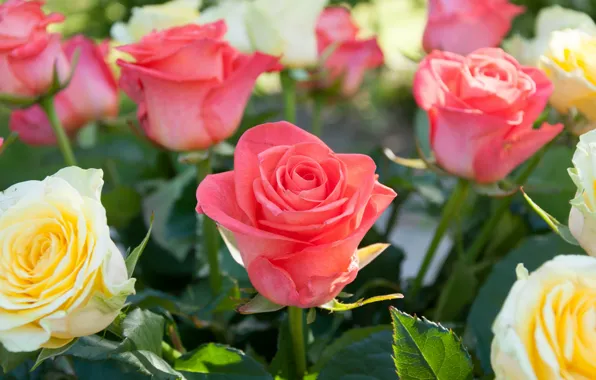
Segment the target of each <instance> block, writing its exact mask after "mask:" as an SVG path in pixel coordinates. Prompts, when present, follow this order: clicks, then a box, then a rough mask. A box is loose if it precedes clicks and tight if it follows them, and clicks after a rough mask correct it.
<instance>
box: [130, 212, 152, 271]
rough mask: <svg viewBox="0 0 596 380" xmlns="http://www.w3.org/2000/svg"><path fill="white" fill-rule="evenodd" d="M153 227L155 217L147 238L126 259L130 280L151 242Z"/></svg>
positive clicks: (150, 224)
mask: <svg viewBox="0 0 596 380" xmlns="http://www.w3.org/2000/svg"><path fill="white" fill-rule="evenodd" d="M152 227H153V217H151V222H150V223H149V230H148V231H147V235H145V238H144V239H143V241H142V242H141V244H139V246H138V247H136V248H135V249H133V251H132V252H131V253H130V254H129V255H128V257H127V258H126V271H127V272H128V277H129V278H131V277H132V274H133V273H134V271H135V268H136V266H137V262H138V261H139V258H140V257H141V254H142V253H143V251H144V250H145V247H146V246H147V243H148V242H149V238H150V237H151V228H152Z"/></svg>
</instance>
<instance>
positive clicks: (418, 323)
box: [390, 308, 473, 380]
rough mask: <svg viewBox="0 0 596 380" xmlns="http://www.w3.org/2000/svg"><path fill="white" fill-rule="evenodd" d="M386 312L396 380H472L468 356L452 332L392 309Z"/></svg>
mask: <svg viewBox="0 0 596 380" xmlns="http://www.w3.org/2000/svg"><path fill="white" fill-rule="evenodd" d="M390 311H391V317H392V319H393V328H394V335H393V353H394V360H395V366H396V368H397V374H398V376H399V378H400V379H402V380H414V379H420V380H422V379H438V380H460V379H462V380H463V379H466V380H467V379H472V370H473V364H472V359H471V357H470V354H469V353H468V351H467V350H466V348H465V347H464V346H463V345H462V343H461V341H460V340H459V338H458V337H457V336H456V335H455V334H454V333H453V332H452V331H450V330H447V329H446V328H444V327H443V326H441V325H439V324H437V323H435V322H431V321H428V320H426V319H418V318H416V317H412V316H410V315H408V314H406V313H403V312H401V311H399V310H397V309H395V308H391V309H390Z"/></svg>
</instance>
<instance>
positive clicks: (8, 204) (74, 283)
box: [0, 167, 134, 352]
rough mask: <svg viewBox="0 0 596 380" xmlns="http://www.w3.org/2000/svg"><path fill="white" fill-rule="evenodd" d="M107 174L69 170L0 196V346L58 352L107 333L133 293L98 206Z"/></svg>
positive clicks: (17, 186) (131, 280)
mask: <svg viewBox="0 0 596 380" xmlns="http://www.w3.org/2000/svg"><path fill="white" fill-rule="evenodd" d="M102 176H103V172H102V171H101V170H97V169H89V170H83V169H80V168H78V167H69V168H65V169H62V170H60V171H59V172H58V173H56V174H54V175H52V176H50V177H47V178H46V179H44V180H43V181H27V182H22V183H19V184H16V185H14V186H12V187H10V188H8V189H7V190H5V191H4V192H2V193H0V247H2V250H1V251H0V343H2V345H3V346H4V347H5V348H6V349H7V350H9V351H13V352H20V351H35V350H37V349H39V348H41V347H44V348H57V347H61V346H63V345H65V344H67V343H68V342H70V341H71V340H72V339H74V338H77V337H81V336H86V335H91V334H94V333H97V332H99V331H101V330H103V329H105V328H106V327H107V326H108V325H109V324H110V323H111V322H112V321H113V320H114V319H115V318H116V316H117V315H118V313H119V311H120V309H121V308H122V306H123V305H124V303H125V300H126V297H127V296H128V295H130V294H132V293H134V279H129V278H128V274H127V271H126V265H125V263H124V259H123V257H122V254H121V253H120V251H119V250H118V248H117V247H116V245H115V244H114V242H113V241H112V240H111V239H110V231H109V228H108V225H107V220H106V211H105V209H104V207H103V206H102V204H101V201H100V197H101V188H102V186H103V179H102Z"/></svg>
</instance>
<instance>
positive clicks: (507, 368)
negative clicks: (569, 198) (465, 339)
mask: <svg viewBox="0 0 596 380" xmlns="http://www.w3.org/2000/svg"><path fill="white" fill-rule="evenodd" d="M517 278H518V280H517V281H516V282H515V284H514V285H513V287H512V288H511V291H510V292H509V295H508V296H507V299H506V300H505V303H504V304H503V308H502V309H501V311H500V313H499V315H498V316H497V319H496V320H495V323H494V324H493V332H494V334H495V337H494V339H493V342H492V349H491V364H492V367H493V370H494V371H495V375H496V379H497V380H499V379H507V380H516V379H519V380H522V379H524V380H525V379H528V380H530V379H535V380H538V379H553V380H555V379H568V380H571V379H593V378H594V374H596V361H595V360H594V358H595V357H596V328H595V326H596V259H595V258H593V257H589V256H575V255H564V256H557V257H556V258H554V259H553V260H551V261H549V262H547V263H545V264H543V265H542V266H541V267H540V268H539V269H538V270H536V271H534V272H533V273H532V274H531V275H530V274H529V273H528V271H527V270H526V268H524V266H523V265H522V264H519V265H518V267H517Z"/></svg>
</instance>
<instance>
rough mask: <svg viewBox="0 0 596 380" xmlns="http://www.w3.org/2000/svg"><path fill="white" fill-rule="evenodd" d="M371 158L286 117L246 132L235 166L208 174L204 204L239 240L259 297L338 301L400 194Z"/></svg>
mask: <svg viewBox="0 0 596 380" xmlns="http://www.w3.org/2000/svg"><path fill="white" fill-rule="evenodd" d="M375 169H376V166H375V163H374V161H373V160H372V159H371V158H370V157H368V156H364V155H360V154H336V153H334V152H333V151H332V150H331V149H329V148H328V147H327V146H326V145H325V144H324V143H323V142H322V141H321V140H319V139H318V138H317V137H315V136H313V135H311V134H310V133H308V132H305V131H303V130H302V129H300V128H298V127H296V126H294V125H292V124H290V123H287V122H277V123H270V124H263V125H260V126H257V127H254V128H252V129H249V130H248V131H247V132H246V133H244V135H243V136H242V137H241V138H240V141H239V142H238V146H237V147H236V151H235V153H234V171H230V172H225V173H221V174H215V175H210V176H208V177H207V178H206V179H205V180H204V181H203V182H202V183H201V184H200V185H199V188H198V190H197V200H198V205H197V211H198V212H199V213H204V214H206V215H207V216H209V217H210V218H211V219H213V220H215V221H216V222H217V223H218V224H219V225H220V227H223V228H225V229H227V230H229V232H231V234H232V235H233V237H234V240H235V241H236V244H237V248H238V251H239V253H240V256H241V257H235V258H236V260H238V261H239V262H240V263H241V264H242V265H244V267H245V268H246V270H247V271H248V275H249V277H250V280H251V282H252V284H253V286H254V287H255V288H256V289H257V290H258V291H259V293H260V294H261V295H263V296H264V297H266V298H268V299H269V300H271V301H273V302H275V303H277V304H279V305H284V306H285V305H290V306H298V307H302V308H307V307H311V306H318V305H322V304H324V303H326V302H328V301H330V300H332V299H333V298H334V297H335V296H337V294H338V293H339V292H340V291H341V290H342V289H343V287H344V286H345V285H347V284H349V283H350V282H352V281H353V280H354V278H356V274H357V273H358V269H359V267H360V266H363V265H365V264H366V263H364V262H359V259H358V255H357V254H356V249H357V247H358V244H359V243H360V241H361V240H362V238H363V237H364V235H365V234H366V232H367V231H368V230H369V229H370V228H371V226H372V225H373V224H374V222H375V221H376V220H377V218H378V217H379V215H380V214H381V213H382V212H383V211H384V210H385V209H386V208H387V206H388V205H389V204H390V203H391V201H392V200H393V198H395V196H396V194H395V192H394V191H393V190H391V189H390V188H387V187H385V186H383V185H381V184H380V183H378V182H377V176H376V175H375Z"/></svg>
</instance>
